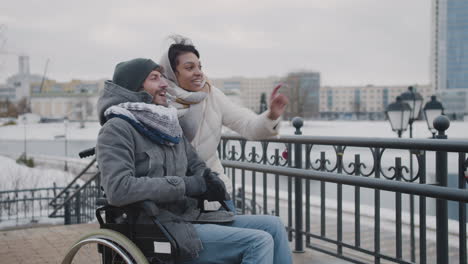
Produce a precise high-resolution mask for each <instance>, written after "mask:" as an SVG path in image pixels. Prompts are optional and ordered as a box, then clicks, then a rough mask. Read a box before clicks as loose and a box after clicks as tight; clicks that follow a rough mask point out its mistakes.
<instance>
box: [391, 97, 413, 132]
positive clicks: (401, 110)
mask: <svg viewBox="0 0 468 264" xmlns="http://www.w3.org/2000/svg"><path fill="white" fill-rule="evenodd" d="M385 113H386V115H387V118H388V120H389V121H390V125H391V126H392V130H393V131H396V132H397V134H398V137H399V138H401V133H402V132H403V131H406V129H407V128H408V123H409V119H410V115H411V107H410V106H409V105H408V104H407V103H405V102H403V101H402V100H401V97H400V96H398V97H397V98H396V102H394V103H391V104H389V105H388V106H387V109H386V110H385Z"/></svg>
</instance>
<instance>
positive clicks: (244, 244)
mask: <svg viewBox="0 0 468 264" xmlns="http://www.w3.org/2000/svg"><path fill="white" fill-rule="evenodd" d="M194 226H195V229H196V230H197V233H198V235H199V237H200V239H201V241H202V243H203V250H202V251H200V252H199V254H200V256H199V257H198V258H197V259H194V260H192V261H189V262H185V263H191V264H195V263H243V264H247V263H252V264H253V263H255V264H263V263H264V264H271V263H275V264H280V263H281V264H288V263H292V255H291V250H290V249H289V242H288V239H287V235H286V230H285V228H284V225H283V223H282V222H281V220H280V219H279V218H278V217H276V216H269V215H236V216H235V218H234V221H233V222H231V223H226V224H195V225H194Z"/></svg>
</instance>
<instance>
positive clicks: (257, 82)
mask: <svg viewBox="0 0 468 264" xmlns="http://www.w3.org/2000/svg"><path fill="white" fill-rule="evenodd" d="M210 81H211V82H212V83H213V85H214V86H216V87H217V88H219V89H221V90H222V91H223V92H224V93H225V94H226V95H227V96H228V97H229V98H230V99H231V100H232V101H233V102H234V103H236V104H239V105H243V106H244V107H247V108H249V109H250V110H252V111H254V112H255V113H258V112H260V99H261V96H262V93H265V94H266V95H267V99H266V100H267V102H268V101H269V100H270V94H271V92H272V91H273V88H275V86H276V85H278V84H279V83H280V82H281V78H280V77H274V76H273V77H266V78H246V77H231V78H218V79H210ZM283 89H284V88H282V89H280V91H281V92H282V91H283Z"/></svg>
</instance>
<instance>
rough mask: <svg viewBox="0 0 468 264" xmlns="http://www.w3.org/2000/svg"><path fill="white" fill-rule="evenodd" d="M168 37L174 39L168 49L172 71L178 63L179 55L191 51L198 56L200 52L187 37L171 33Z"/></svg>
mask: <svg viewBox="0 0 468 264" xmlns="http://www.w3.org/2000/svg"><path fill="white" fill-rule="evenodd" d="M169 38H170V39H172V40H173V41H174V44H172V45H171V46H170V47H169V51H168V57H169V62H170V63H171V68H172V70H173V71H174V72H176V67H177V65H178V64H179V61H178V58H179V56H180V55H182V54H185V53H189V52H192V53H193V54H195V56H197V58H200V53H199V52H198V50H197V49H196V48H195V46H194V45H193V43H192V41H191V40H190V39H189V38H186V37H184V36H181V35H172V36H170V37H169Z"/></svg>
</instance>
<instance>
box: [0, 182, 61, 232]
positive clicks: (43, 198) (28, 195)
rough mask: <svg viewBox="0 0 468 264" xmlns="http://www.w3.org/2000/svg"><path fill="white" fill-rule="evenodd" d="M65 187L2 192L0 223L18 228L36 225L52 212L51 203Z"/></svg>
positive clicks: (0, 196) (0, 194) (0, 197)
mask: <svg viewBox="0 0 468 264" xmlns="http://www.w3.org/2000/svg"><path fill="white" fill-rule="evenodd" d="M62 189H63V187H57V186H56V185H55V184H54V186H53V187H50V188H37V189H21V190H9V191H0V223H2V222H3V223H5V222H7V224H4V225H5V226H16V225H21V224H27V223H35V222H37V221H38V220H39V219H40V218H42V217H47V216H48V215H49V213H50V211H51V210H52V208H51V207H50V206H49V202H50V201H51V200H53V199H54V197H55V196H56V195H57V193H58V192H60V191H61V190H62Z"/></svg>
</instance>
